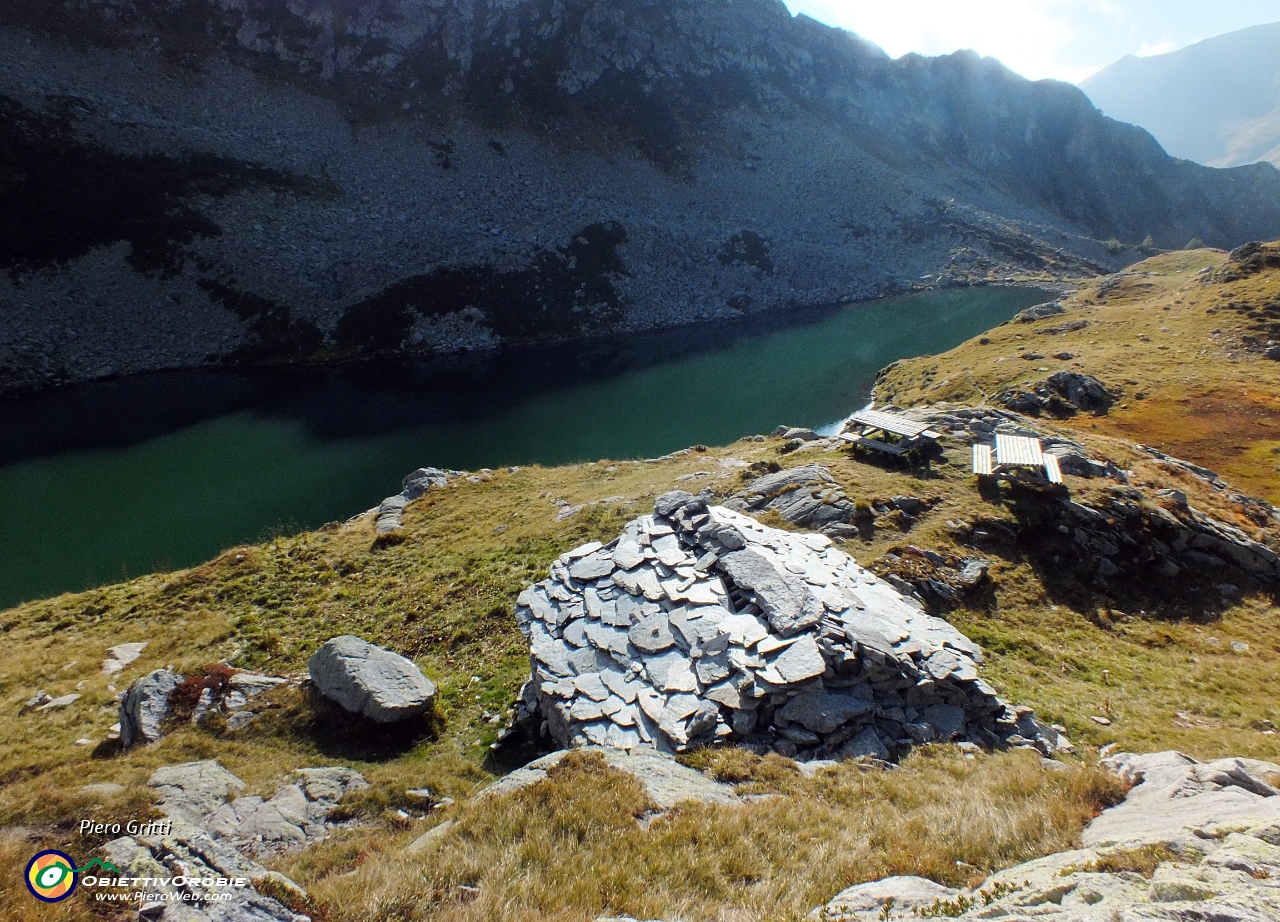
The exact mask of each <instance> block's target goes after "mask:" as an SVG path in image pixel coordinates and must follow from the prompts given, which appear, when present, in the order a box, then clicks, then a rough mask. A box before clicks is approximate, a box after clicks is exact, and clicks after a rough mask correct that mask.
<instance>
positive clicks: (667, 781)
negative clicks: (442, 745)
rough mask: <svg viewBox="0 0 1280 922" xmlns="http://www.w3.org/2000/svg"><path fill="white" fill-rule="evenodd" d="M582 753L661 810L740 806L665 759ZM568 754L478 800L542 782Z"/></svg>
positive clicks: (537, 764) (539, 762)
mask: <svg viewBox="0 0 1280 922" xmlns="http://www.w3.org/2000/svg"><path fill="white" fill-rule="evenodd" d="M585 750H586V751H587V752H599V753H600V754H601V755H602V756H604V760H605V762H606V763H607V764H608V765H609V766H610V767H612V768H616V769H618V770H619V771H623V772H626V773H627V774H629V775H631V776H632V777H634V778H635V779H636V780H637V781H639V782H640V783H641V784H643V785H644V789H645V792H646V793H647V794H648V795H649V799H650V800H652V801H653V802H654V803H655V804H656V805H657V806H658V807H660V808H661V809H663V810H669V809H671V808H672V807H674V806H675V805H676V804H678V803H681V802H684V801H690V800H693V801H698V802H700V803H709V804H738V803H741V801H740V800H739V799H738V796H737V795H736V794H734V793H733V788H732V787H730V786H729V785H727V784H721V783H720V782H719V781H712V780H711V779H710V778H708V777H707V776H706V775H704V774H702V773H701V772H699V771H697V770H695V769H692V768H689V767H687V766H684V765H681V764H680V763H679V762H677V761H676V760H675V759H672V758H669V757H667V756H662V755H658V754H657V753H649V752H631V753H627V752H623V751H621V750H618V749H614V748H611V747H585ZM568 754H569V750H567V749H561V750H558V751H556V752H553V753H551V754H549V755H545V756H543V757H542V758H540V759H535V760H534V761H532V762H530V763H529V764H528V765H526V766H524V767H523V768H518V769H516V770H515V771H513V772H512V773H511V774H509V775H507V776H505V777H504V778H501V779H499V780H498V781H495V782H494V783H493V784H491V785H489V786H488V787H487V788H485V789H484V790H483V791H481V792H480V795H479V796H483V797H501V796H505V795H507V794H513V793H515V792H516V791H519V790H521V789H523V788H527V787H528V786H529V785H531V784H537V783H538V782H539V781H544V780H546V777H547V770H548V769H550V768H553V767H554V766H556V765H559V764H560V761H561V760H562V759H563V758H564V757H565V756H567V755H568Z"/></svg>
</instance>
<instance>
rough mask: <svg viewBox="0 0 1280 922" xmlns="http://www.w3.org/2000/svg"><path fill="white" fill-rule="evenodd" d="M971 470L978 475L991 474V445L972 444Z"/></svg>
mask: <svg viewBox="0 0 1280 922" xmlns="http://www.w3.org/2000/svg"><path fill="white" fill-rule="evenodd" d="M973 472H974V473H975V474H977V475H979V476H980V477H989V476H991V446H990V445H982V444H980V443H979V444H975V445H974V446H973Z"/></svg>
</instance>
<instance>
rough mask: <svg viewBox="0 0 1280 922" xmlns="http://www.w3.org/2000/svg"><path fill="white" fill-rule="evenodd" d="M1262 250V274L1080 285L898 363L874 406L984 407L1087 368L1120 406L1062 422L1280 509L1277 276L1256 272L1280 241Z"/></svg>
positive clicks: (1162, 265) (1223, 259) (1133, 272)
mask: <svg viewBox="0 0 1280 922" xmlns="http://www.w3.org/2000/svg"><path fill="white" fill-rule="evenodd" d="M1262 254H1263V255H1262V256H1261V257H1255V259H1254V260H1253V262H1254V263H1255V264H1257V265H1258V266H1259V268H1258V271H1251V270H1250V269H1249V268H1248V267H1246V268H1244V269H1242V268H1241V267H1240V266H1237V265H1233V264H1231V263H1230V261H1229V260H1228V257H1227V255H1226V254H1225V253H1222V252H1220V251H1217V250H1192V251H1180V252H1176V253H1167V254H1164V255H1162V256H1156V257H1154V258H1152V259H1148V260H1145V261H1144V262H1140V263H1138V264H1136V265H1134V266H1133V267H1131V268H1130V269H1129V270H1128V271H1126V272H1122V273H1120V274H1118V275H1114V276H1108V277H1107V278H1105V279H1102V280H1100V281H1098V282H1096V283H1091V284H1089V285H1087V286H1086V287H1084V288H1083V289H1081V290H1080V291H1079V292H1078V293H1077V294H1075V295H1073V296H1071V297H1069V298H1068V299H1067V300H1066V301H1065V307H1066V308H1067V310H1066V312H1065V313H1063V314H1058V315H1056V316H1052V317H1047V318H1045V319H1043V320H1040V321H1037V322H1034V323H1019V322H1016V321H1011V322H1009V323H1006V324H1003V325H1002V326H1000V327H998V328H997V329H995V330H992V331H991V332H990V333H988V334H986V335H985V336H982V337H980V338H975V339H972V340H970V341H968V342H966V343H964V344H962V345H960V346H958V347H956V348H955V349H952V350H951V351H950V352H947V353H945V354H943V355H940V356H930V357H927V358H921V359H914V360H911V361H907V362H902V363H899V364H897V365H896V366H894V367H893V368H891V369H890V370H889V371H888V372H887V373H886V374H885V375H884V377H883V378H882V380H881V381H880V382H879V384H878V385H877V388H876V394H877V398H878V400H879V402H881V403H890V402H892V403H898V404H902V405H913V404H919V403H934V402H937V401H940V400H954V401H961V402H981V401H982V400H984V399H992V398H994V397H995V396H996V395H998V394H999V393H1000V392H1002V391H1004V390H1005V389H1006V388H1009V387H1027V386H1029V385H1032V384H1035V383H1038V382H1040V381H1043V380H1044V379H1045V378H1047V377H1048V376H1049V375H1050V374H1051V373H1052V372H1055V371H1058V370H1060V369H1064V368H1065V369H1072V370H1076V371H1083V372H1087V373H1089V374H1092V375H1095V376H1096V377H1097V378H1099V379H1100V380H1101V381H1102V382H1103V383H1104V384H1106V385H1107V386H1108V387H1109V388H1110V389H1111V390H1113V391H1114V392H1116V393H1118V394H1120V395H1121V397H1122V400H1121V401H1120V403H1119V405H1118V406H1116V407H1113V408H1112V410H1111V412H1110V413H1109V414H1107V415H1106V416H1103V417H1093V416H1088V415H1081V416H1077V417H1076V418H1074V419H1071V420H1067V421H1065V425H1066V426H1068V427H1069V428H1071V429H1074V430H1076V431H1080V432H1098V433H1105V434H1108V435H1114V436H1119V437H1123V438H1126V439H1131V440H1133V441H1135V442H1140V443H1143V444H1147V445H1151V446H1154V447H1157V448H1159V449H1161V450H1162V451H1165V452H1167V453H1169V454H1172V455H1175V456H1177V457H1179V458H1183V459H1185V460H1188V461H1193V462H1195V463H1196V464H1201V465H1204V466H1206V467H1209V468H1211V469H1213V470H1214V471H1216V472H1217V473H1219V474H1220V475H1222V476H1223V477H1224V478H1226V479H1227V480H1228V481H1230V482H1231V483H1233V484H1234V485H1235V486H1237V487H1239V488H1240V489H1242V490H1244V491H1246V492H1248V493H1252V494H1255V495H1258V496H1262V497H1265V498H1266V499H1268V500H1270V501H1271V502H1272V503H1277V504H1280V361H1274V360H1270V359H1267V358H1265V357H1264V353H1265V350H1266V348H1267V346H1266V343H1267V342H1268V341H1275V342H1280V271H1277V269H1276V268H1274V265H1273V267H1272V268H1265V267H1263V266H1262V264H1263V263H1266V262H1268V261H1271V262H1272V263H1273V264H1280V244H1270V245H1269V246H1268V247H1266V248H1265V249H1264V250H1263V251H1262ZM1266 254H1270V260H1268V259H1267V256H1266ZM1071 327H1078V328H1077V329H1069V328H1071ZM1060 353H1070V355H1071V357H1070V358H1065V359H1064V358H1057V357H1056V356H1057V355H1059V354H1060ZM1032 355H1039V356H1040V357H1039V358H1034V359H1030V356H1032ZM1028 359H1029V360H1028Z"/></svg>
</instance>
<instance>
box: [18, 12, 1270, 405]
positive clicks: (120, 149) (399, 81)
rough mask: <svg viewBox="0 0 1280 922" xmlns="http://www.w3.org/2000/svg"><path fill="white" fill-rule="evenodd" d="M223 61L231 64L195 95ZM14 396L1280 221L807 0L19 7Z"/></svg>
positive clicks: (935, 280)
mask: <svg viewBox="0 0 1280 922" xmlns="http://www.w3.org/2000/svg"><path fill="white" fill-rule="evenodd" d="M193 73H198V74H200V75H201V77H200V79H198V80H194V79H190V75H191V74H193ZM0 147H3V149H4V150H5V151H6V159H7V162H8V163H9V164H10V167H9V168H10V170H11V172H12V173H13V174H14V175H15V176H19V177H21V181H20V182H15V183H12V184H10V185H8V186H6V188H5V191H4V193H3V195H4V200H3V204H4V209H3V213H4V214H6V215H9V216H11V218H12V219H11V220H10V221H8V222H5V223H4V224H3V225H0V272H2V273H3V275H0V302H3V304H4V306H5V309H6V325H5V330H4V333H3V338H0V388H3V389H5V390H19V389H31V388H36V387H42V386H47V385H50V384H54V383H58V382H62V381H70V380H83V379H88V378H95V377H102V376H107V375H112V374H122V373H126V372H130V371H135V370H139V369H144V368H160V367H176V366H190V365H197V364H202V363H205V362H208V361H228V362H264V361H268V362H275V361H296V360H305V359H323V358H334V357H349V356H356V355H370V354H388V353H401V352H421V353H437V352H460V351H464V350H477V349H493V348H496V347H499V346H505V345H512V344H518V343H529V342H538V341H548V340H556V339H564V338H571V337H577V336H582V335H586V334H592V333H599V332H603V331H611V330H635V329H642V328H652V327H659V326H669V325H674V324H680V323H689V322H694V321H701V320H716V319H725V318H734V317H739V316H741V315H742V314H744V313H751V312H755V311H759V310H764V309H772V308H787V307H790V306H803V305H811V304H825V303H832V302H835V301H841V300H848V299H865V298H870V297H876V296H880V295H884V294H887V293H894V292H901V291H905V290H910V289H912V288H915V287H933V286H939V285H950V284H970V283H985V282H988V281H991V280H999V279H1004V278H1005V277H1007V276H1009V275H1011V274H1015V273H1018V272H1022V271H1026V270H1032V271H1034V272H1035V273H1036V275H1037V277H1041V278H1043V277H1045V276H1058V277H1066V276H1072V277H1078V276H1080V275H1082V274H1088V273H1091V272H1095V271H1100V270H1102V269H1108V268H1110V269H1114V268H1118V267H1119V266H1120V265H1121V264H1123V263H1124V262H1126V261H1129V260H1131V259H1133V258H1135V257H1137V256H1139V255H1144V254H1142V253H1140V252H1139V251H1137V250H1134V249H1130V250H1122V251H1121V252H1120V253H1116V254H1113V253H1111V252H1109V251H1108V249H1107V248H1106V246H1105V245H1104V244H1103V243H1102V241H1104V240H1106V239H1108V238H1111V237H1115V238H1118V239H1120V240H1124V241H1135V240H1139V239H1142V238H1143V237H1145V236H1146V235H1147V234H1152V235H1153V236H1154V237H1155V238H1156V241H1157V243H1159V244H1160V245H1164V246H1180V245H1182V244H1183V243H1184V242H1185V241H1186V240H1188V239H1189V238H1191V237H1193V236H1198V237H1200V238H1202V239H1204V240H1206V241H1208V242H1209V243H1210V244H1211V245H1219V246H1234V245H1236V244H1239V243H1241V242H1242V241H1244V240H1246V239H1250V238H1273V237H1275V236H1277V235H1280V175H1277V174H1276V173H1275V171H1274V170H1272V169H1271V168H1270V167H1263V166H1259V167H1243V168H1240V169H1236V170H1230V171H1213V170H1208V169H1204V168H1200V167H1196V166H1194V165H1192V164H1188V163H1185V162H1179V161H1174V160H1172V159H1170V158H1169V157H1167V156H1166V155H1165V154H1164V153H1163V151H1161V149H1160V148H1159V146H1158V145H1157V144H1156V143H1155V141H1154V140H1153V139H1152V138H1151V137H1150V136H1148V135H1146V134H1145V133H1144V132H1142V131H1141V130H1139V129H1135V128H1132V127H1131V126H1128V125H1121V124H1119V123H1116V122H1112V121H1109V120H1108V119H1106V118H1104V117H1103V116H1102V115H1101V114H1099V113H1098V112H1097V111H1096V110H1095V109H1094V108H1093V107H1092V106H1091V105H1090V104H1089V102H1088V100H1087V99H1086V98H1085V97H1084V95H1083V94H1081V93H1080V92H1079V91H1078V90H1076V89H1075V88H1073V87H1070V86H1067V85H1065V84H1061V83H1055V82H1052V81H1040V82H1034V83H1033V82H1028V81H1025V80H1022V79H1021V78H1019V77H1017V76H1016V75H1014V74H1012V73H1010V72H1009V71H1007V70H1005V69H1004V68H1003V67H1001V66H1000V65H999V64H998V63H997V62H995V61H993V60H990V59H986V60H983V59H979V58H978V57H977V56H976V55H974V54H973V53H971V52H961V53H958V54H955V55H951V56H947V57H941V58H922V57H919V56H916V55H908V56H906V57H904V58H901V59H899V60H891V59H890V58H889V57H888V56H887V55H885V54H884V53H883V52H882V51H880V50H879V49H878V48H875V47H874V46H872V45H870V44H869V43H866V42H863V41H862V40H860V39H858V38H856V37H854V36H851V35H849V34H848V33H845V32H841V31H839V30H835V29H828V28H826V27H824V26H821V25H819V24H818V23H816V22H814V21H813V20H811V19H809V18H807V17H804V16H799V17H792V16H791V15H790V14H789V13H788V11H787V10H786V8H785V7H784V6H783V5H782V4H781V3H778V2H774V0H746V2H733V3H730V2H728V0H714V2H703V0H698V2H693V0H679V2H675V3H667V4H656V5H655V4H643V3H632V2H627V0H606V2H586V0H568V2H559V0H557V2H550V0H517V2H506V3H497V2H486V3H481V4H471V3H461V2H455V0H447V2H441V3H433V4H422V3H416V2H409V0H388V2H384V3H379V4H376V5H373V6H369V5H358V6H351V7H348V6H333V5H332V4H325V3H319V2H311V0H307V2H298V3H285V2H283V0H255V2H250V3H240V2H237V3H230V2H221V0H188V2H184V3H183V4H182V5H181V11H180V13H178V12H175V8H174V6H173V4H172V3H169V2H168V0H132V2H130V3H128V4H127V9H126V8H125V7H122V6H121V5H120V4H119V3H115V2H92V3H83V4H74V5H72V6H65V5H57V4H48V3H19V4H7V5H5V6H4V8H3V9H0Z"/></svg>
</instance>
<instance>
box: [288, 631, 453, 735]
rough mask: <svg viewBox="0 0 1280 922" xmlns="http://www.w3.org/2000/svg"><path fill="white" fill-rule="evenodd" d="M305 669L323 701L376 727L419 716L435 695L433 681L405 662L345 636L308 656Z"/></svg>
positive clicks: (333, 640) (366, 643)
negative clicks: (323, 698) (378, 724)
mask: <svg viewBox="0 0 1280 922" xmlns="http://www.w3.org/2000/svg"><path fill="white" fill-rule="evenodd" d="M307 671H308V673H309V674H310V676H311V681H312V682H314V683H315V686H316V688H317V689H318V690H319V692H320V693H321V694H322V695H324V696H325V697H326V698H328V699H330V700H331V701H335V702H337V703H338V704H340V705H341V706H342V707H343V708H345V709H346V710H348V711H350V712H351V713H352V714H360V715H362V716H364V717H367V718H369V719H370V720H373V721H375V722H377V723H394V722H395V721H398V720H405V719H407V718H409V717H416V716H418V715H419V714H423V713H425V712H426V711H427V710H428V709H429V708H430V707H431V703H432V701H433V700H434V698H435V694H436V686H435V683H434V682H432V681H431V680H430V679H428V678H427V677H426V676H424V675H423V674H422V670H420V669H419V668H418V667H417V666H415V665H414V664H413V663H412V662H411V661H410V660H408V659H406V658H405V657H403V656H401V655H400V654H398V653H392V652H391V651H390V650H384V649H383V648H382V647H377V646H374V645H373V644H371V643H368V642H366V641H364V640H361V639H360V638H359V637H353V636H351V635H350V634H346V635H343V636H341V637H335V638H333V639H332V640H330V641H328V642H327V643H325V644H324V646H322V647H321V648H320V649H319V650H317V651H316V652H315V653H313V654H312V655H311V659H310V660H309V661H308V663H307Z"/></svg>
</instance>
